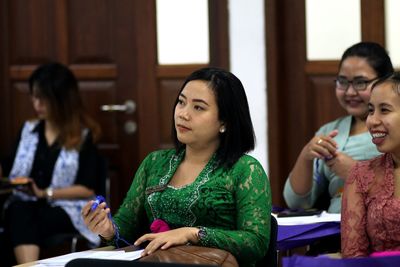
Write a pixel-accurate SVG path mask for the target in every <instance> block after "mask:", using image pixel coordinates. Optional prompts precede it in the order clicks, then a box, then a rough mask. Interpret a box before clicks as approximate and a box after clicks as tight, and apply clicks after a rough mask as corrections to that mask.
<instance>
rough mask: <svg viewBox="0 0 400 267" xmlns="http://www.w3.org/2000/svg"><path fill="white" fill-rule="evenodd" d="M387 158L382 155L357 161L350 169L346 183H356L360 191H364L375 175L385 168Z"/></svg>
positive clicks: (385, 155)
mask: <svg viewBox="0 0 400 267" xmlns="http://www.w3.org/2000/svg"><path fill="white" fill-rule="evenodd" d="M387 157H388V155H387V154H383V155H380V156H378V157H375V158H372V159H369V160H361V161H358V162H357V163H356V165H355V166H354V167H353V168H352V169H351V171H350V175H349V177H348V179H347V183H353V182H356V183H357V184H358V187H359V188H360V189H361V190H362V191H366V190H367V189H368V188H369V185H370V184H371V183H372V181H373V180H374V179H375V173H377V171H378V170H379V169H382V168H385V166H386V161H387Z"/></svg>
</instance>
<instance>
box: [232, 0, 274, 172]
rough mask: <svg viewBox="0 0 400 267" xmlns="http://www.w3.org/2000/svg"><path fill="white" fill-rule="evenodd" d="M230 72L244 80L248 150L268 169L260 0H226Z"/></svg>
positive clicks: (262, 2)
mask: <svg viewBox="0 0 400 267" xmlns="http://www.w3.org/2000/svg"><path fill="white" fill-rule="evenodd" d="M228 7H229V36H230V40H229V42H230V62H231V69H230V70H231V71H232V73H234V74H235V75H236V76H237V77H238V78H239V79H240V80H241V81H242V83H243V85H244V88H245V89H246V94H247V99H248V101H249V104H250V113H251V117H252V120H253V125H254V130H255V133H256V138H257V144H256V148H255V150H254V151H253V152H252V153H251V155H252V156H254V157H255V158H257V159H258V160H259V161H260V163H261V164H262V165H263V167H264V169H265V171H266V172H267V173H269V168H268V153H267V151H268V143H267V142H268V139H267V127H268V125H267V95H266V93H267V92H266V88H267V79H266V54H265V53H266V51H265V48H266V44H265V29H264V14H265V13H264V1H263V0H251V1H243V0H229V4H228Z"/></svg>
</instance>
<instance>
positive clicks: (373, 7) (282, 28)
mask: <svg viewBox="0 0 400 267" xmlns="http://www.w3.org/2000/svg"><path fill="white" fill-rule="evenodd" d="M383 2H384V1H383V0H361V36H362V40H363V41H375V42H378V43H381V44H382V45H384V40H385V39H384V6H383ZM343 8H346V7H343ZM305 13H306V12H305V0H267V1H266V8H265V14H266V15H265V16H266V31H267V33H266V35H267V55H268V63H267V77H268V81H267V84H268V90H267V91H268V125H269V129H268V137H269V152H268V153H269V159H270V162H269V163H270V177H271V186H272V192H273V203H274V204H275V205H279V206H284V205H285V203H284V200H283V196H282V191H283V186H284V183H285V181H286V178H287V176H288V175H289V172H290V170H291V169H292V168H293V166H294V163H295V161H296V159H297V156H298V155H299V153H300V151H301V149H302V148H303V147H304V145H305V144H306V143H307V142H308V141H309V140H310V139H311V137H312V136H313V135H314V134H315V132H316V131H317V130H318V128H319V127H320V126H322V125H323V124H324V123H327V122H328V121H331V120H333V119H335V118H338V117H339V116H343V115H345V111H344V110H343V109H342V108H341V107H340V105H339V104H338V103H337V99H336V96H335V92H334V85H333V80H334V78H335V76H336V74H337V71H338V64H339V61H322V60H321V61H310V60H307V56H306V54H307V53H306V52H307V51H306V28H305V25H306V17H305ZM338 19H340V15H339V16H338ZM332 23H333V24H334V23H335V21H332Z"/></svg>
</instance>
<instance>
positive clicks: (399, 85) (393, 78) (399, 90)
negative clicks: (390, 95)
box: [371, 71, 400, 95]
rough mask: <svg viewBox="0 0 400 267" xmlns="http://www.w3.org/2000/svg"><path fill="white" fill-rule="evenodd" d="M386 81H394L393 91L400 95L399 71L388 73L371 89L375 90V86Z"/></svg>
mask: <svg viewBox="0 0 400 267" xmlns="http://www.w3.org/2000/svg"><path fill="white" fill-rule="evenodd" d="M386 82H389V83H392V84H393V87H392V88H393V91H394V92H395V93H397V94H398V95H400V72H399V71H396V72H393V73H392V74H389V75H386V76H384V77H382V78H380V79H378V80H377V81H376V82H375V83H374V84H373V85H372V88H371V91H372V90H374V88H375V87H377V86H378V85H380V84H383V83H386Z"/></svg>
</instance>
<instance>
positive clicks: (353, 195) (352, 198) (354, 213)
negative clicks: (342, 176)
mask: <svg viewBox="0 0 400 267" xmlns="http://www.w3.org/2000/svg"><path fill="white" fill-rule="evenodd" d="M364 168H365V165H364ZM362 173H363V165H362V164H356V165H355V166H354V168H353V169H352V171H351V172H350V174H349V178H348V179H347V181H346V184H345V187H344V192H343V198H342V219H341V238H342V256H343V257H344V258H349V257H362V256H367V255H368V254H369V253H368V251H369V241H368V237H367V229H366V219H367V218H366V208H365V203H364V197H363V195H362V192H361V191H360V190H359V188H358V187H357V180H358V179H359V178H362V175H361V174H362Z"/></svg>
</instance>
